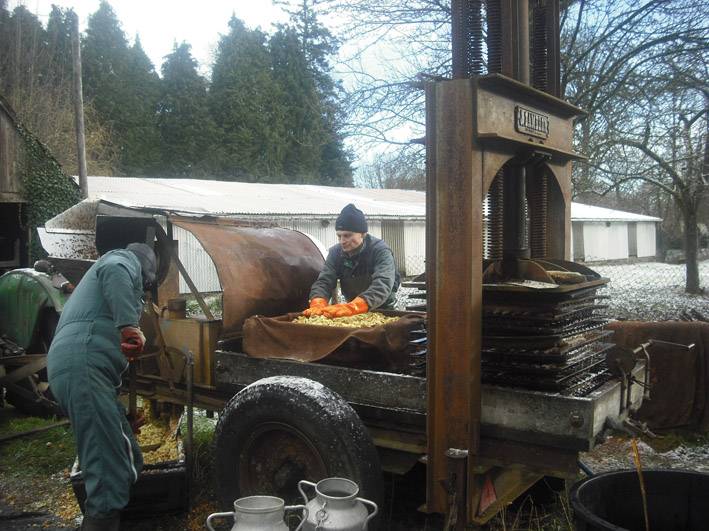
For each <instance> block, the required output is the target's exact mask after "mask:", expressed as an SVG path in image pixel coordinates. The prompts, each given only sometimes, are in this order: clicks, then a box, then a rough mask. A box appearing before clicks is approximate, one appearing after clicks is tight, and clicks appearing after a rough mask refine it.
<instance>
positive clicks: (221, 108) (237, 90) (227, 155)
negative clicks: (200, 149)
mask: <svg viewBox="0 0 709 531" xmlns="http://www.w3.org/2000/svg"><path fill="white" fill-rule="evenodd" d="M286 99H287V95H284V94H282V93H281V92H280V90H279V87H278V85H277V84H276V83H274V80H273V76H272V72H271V59H270V56H269V54H268V50H267V48H266V36H265V35H264V34H263V33H262V32H261V31H260V30H258V29H257V30H249V29H248V28H246V26H244V23H243V22H242V21H241V20H239V19H238V18H236V17H235V16H232V18H231V20H230V21H229V33H227V34H226V35H223V36H222V37H221V39H220V40H219V44H218V47H217V52H216V58H215V61H214V67H213V71H212V86H211V90H210V98H209V101H210V104H209V106H210V111H211V114H212V116H213V118H214V121H215V123H216V124H217V126H218V127H219V130H220V140H219V146H218V149H219V151H220V166H221V167H220V173H221V174H222V175H223V176H224V178H228V179H237V178H238V179H249V180H254V181H263V182H270V181H273V180H277V179H278V178H279V177H280V176H282V174H283V153H284V138H285V134H284V126H283V121H284V113H283V103H284V101H285V100H286Z"/></svg>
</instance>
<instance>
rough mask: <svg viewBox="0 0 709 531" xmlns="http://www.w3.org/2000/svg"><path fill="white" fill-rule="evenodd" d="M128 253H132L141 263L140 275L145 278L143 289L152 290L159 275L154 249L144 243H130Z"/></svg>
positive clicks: (127, 248) (127, 247)
mask: <svg viewBox="0 0 709 531" xmlns="http://www.w3.org/2000/svg"><path fill="white" fill-rule="evenodd" d="M126 250H127V251H131V252H132V253H133V254H134V255H135V256H136V257H137V258H138V261H139V262H140V270H141V271H140V273H141V276H142V277H143V288H144V289H150V288H151V287H152V285H153V284H154V283H155V275H156V273H157V260H156V258H155V252H154V251H153V249H152V248H151V247H150V246H149V245H146V244H144V243H129V244H128V245H127V246H126Z"/></svg>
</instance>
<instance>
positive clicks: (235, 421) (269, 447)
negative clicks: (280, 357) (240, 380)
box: [215, 376, 383, 529]
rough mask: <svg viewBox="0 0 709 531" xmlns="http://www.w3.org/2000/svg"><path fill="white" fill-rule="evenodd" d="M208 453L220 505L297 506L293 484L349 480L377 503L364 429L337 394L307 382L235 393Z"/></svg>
mask: <svg viewBox="0 0 709 531" xmlns="http://www.w3.org/2000/svg"><path fill="white" fill-rule="evenodd" d="M215 454H216V455H215V457H216V471H217V491H218V494H219V499H220V503H221V504H222V505H223V506H224V507H225V508H227V507H231V505H232V503H233V502H234V500H235V499H237V498H239V497H242V496H249V495H256V494H269V495H275V496H279V497H281V498H283V499H284V500H286V503H288V504H290V503H301V502H302V498H300V497H299V495H298V491H297V483H298V481H299V480H301V479H306V480H309V481H313V482H317V481H319V480H321V479H324V478H326V477H344V478H348V479H351V480H353V481H355V482H356V483H357V485H359V488H360V496H362V497H364V498H367V499H370V500H372V501H374V502H376V503H377V504H381V502H382V490H383V488H382V471H381V466H380V463H379V456H378V454H377V450H376V448H375V446H374V443H373V442H372V440H371V438H370V436H369V433H368V432H367V429H366V428H365V426H364V424H363V423H362V421H361V420H360V418H359V416H358V415H357V413H356V412H355V411H354V409H352V407H351V406H350V405H349V404H348V403H347V402H346V401H345V400H344V399H343V398H342V397H341V396H340V395H338V394H337V393H335V392H334V391H332V390H331V389H328V388H327V387H325V386H324V385H322V384H320V383H318V382H315V381H313V380H309V379H307V378H300V377H294V376H273V377H270V378H263V379H261V380H258V381H256V382H254V383H252V384H251V385H249V386H247V387H245V388H244V389H242V390H241V391H240V392H239V393H237V394H236V395H234V397H233V398H232V399H231V400H230V401H229V402H228V403H227V405H226V406H225V407H224V410H223V411H222V413H221V415H220V417H219V422H218V423H217V428H216V433H215ZM370 529H372V527H371V526H370Z"/></svg>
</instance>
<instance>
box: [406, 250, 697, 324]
mask: <svg viewBox="0 0 709 531" xmlns="http://www.w3.org/2000/svg"><path fill="white" fill-rule="evenodd" d="M586 265H587V266H588V267H590V268H591V269H593V270H594V271H596V272H597V273H599V274H600V275H601V276H603V277H607V278H609V279H610V283H609V284H608V286H607V287H605V288H603V289H602V290H601V291H600V294H601V295H603V296H604V297H606V298H604V300H603V304H605V305H607V309H606V310H605V312H606V315H607V316H608V317H611V318H613V319H634V320H643V321H661V320H667V319H682V318H685V317H687V316H692V315H694V316H695V317H696V316H698V315H700V316H704V318H709V260H704V261H701V262H699V284H700V286H702V287H703V288H705V290H706V291H705V292H704V294H701V295H690V294H688V293H685V291H684V290H685V284H686V265H685V264H667V263H663V262H637V263H633V264H630V263H628V264H598V265H596V264H592V263H591V264H586ZM416 291H418V290H417V289H415V288H407V287H404V286H402V287H401V288H400V289H399V291H398V293H397V305H396V307H397V309H402V310H403V309H406V307H407V306H410V305H412V304H420V303H423V302H425V301H424V300H421V299H415V298H414V297H413V295H414V294H415V293H416Z"/></svg>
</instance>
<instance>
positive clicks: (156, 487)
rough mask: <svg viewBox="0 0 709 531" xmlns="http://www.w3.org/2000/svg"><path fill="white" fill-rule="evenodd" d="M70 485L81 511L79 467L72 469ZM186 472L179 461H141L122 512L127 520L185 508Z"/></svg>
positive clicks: (83, 489) (83, 490) (83, 492)
mask: <svg viewBox="0 0 709 531" xmlns="http://www.w3.org/2000/svg"><path fill="white" fill-rule="evenodd" d="M70 480H71V486H72V488H73V490H74V496H76V501H77V502H79V507H80V508H81V512H82V513H83V512H84V502H85V501H86V487H85V485H84V478H83V476H82V474H81V471H80V470H77V469H76V467H75V470H73V471H72V473H71V476H70ZM187 496H188V491H187V476H186V471H185V465H184V462H182V461H166V462H164V463H158V464H150V465H144V467H143V471H142V472H141V473H140V475H139V476H138V481H136V482H135V483H134V484H133V486H132V487H131V490H130V501H129V502H128V505H127V506H126V508H125V509H123V511H122V512H121V517H122V518H123V519H126V520H130V519H140V518H146V517H150V516H155V515H157V514H171V513H179V512H182V511H185V510H187V503H188V500H187Z"/></svg>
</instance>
